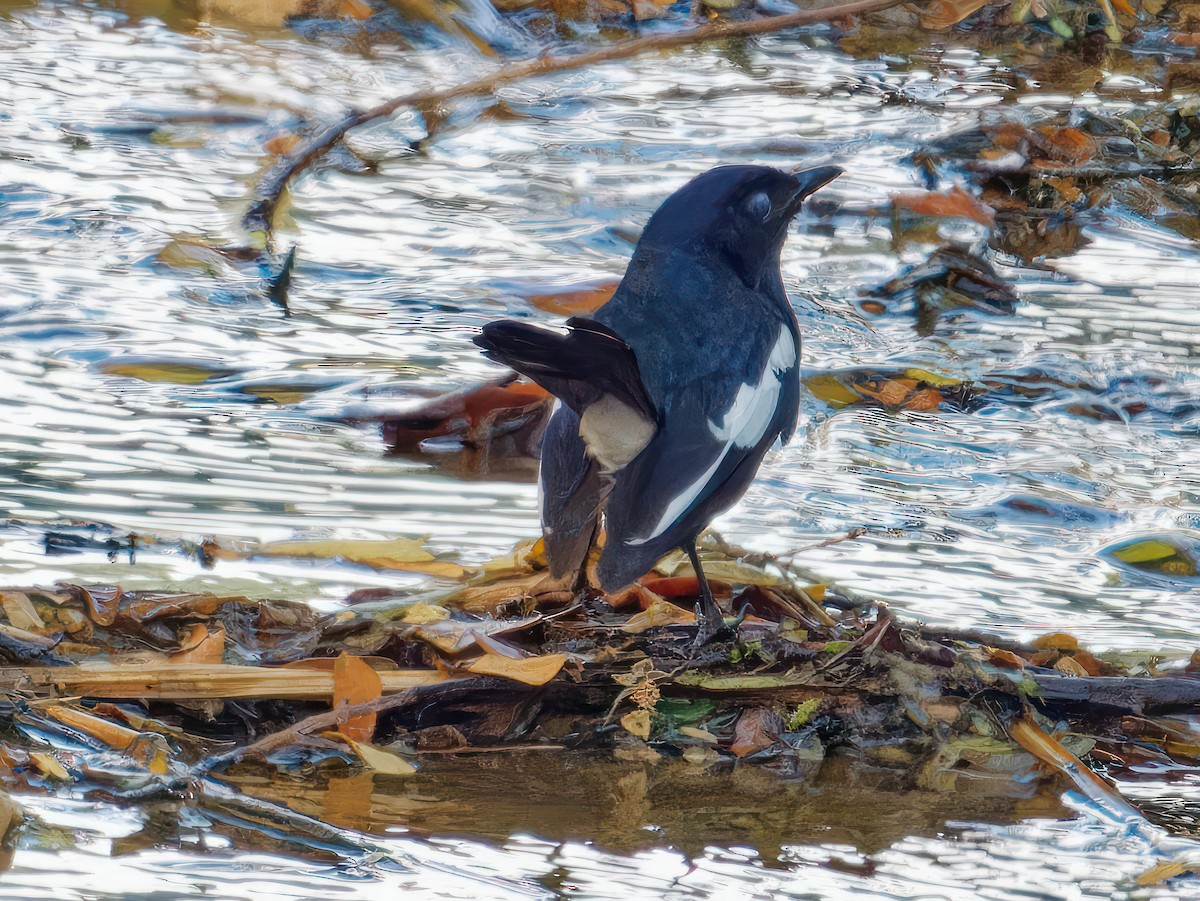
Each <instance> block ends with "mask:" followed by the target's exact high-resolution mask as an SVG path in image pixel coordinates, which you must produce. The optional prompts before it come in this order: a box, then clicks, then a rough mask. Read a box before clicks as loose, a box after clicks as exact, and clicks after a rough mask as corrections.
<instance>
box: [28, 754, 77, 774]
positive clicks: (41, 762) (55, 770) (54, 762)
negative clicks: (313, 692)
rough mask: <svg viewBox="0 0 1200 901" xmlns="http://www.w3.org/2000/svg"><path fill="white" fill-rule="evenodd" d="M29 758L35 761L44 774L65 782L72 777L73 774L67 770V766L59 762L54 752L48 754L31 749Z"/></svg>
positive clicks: (35, 764)
mask: <svg viewBox="0 0 1200 901" xmlns="http://www.w3.org/2000/svg"><path fill="white" fill-rule="evenodd" d="M29 759H30V760H31V761H33V765H34V766H36V767H37V768H38V769H39V770H41V771H42V773H43V774H45V775H47V776H49V777H50V778H51V779H59V780H61V781H63V782H68V781H70V779H71V774H70V773H68V772H67V770H66V767H64V766H63V765H62V764H61V763H59V762H58V758H57V757H55V756H54V755H53V754H47V753H45V752H44V751H30V752H29Z"/></svg>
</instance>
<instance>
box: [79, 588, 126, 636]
mask: <svg viewBox="0 0 1200 901" xmlns="http://www.w3.org/2000/svg"><path fill="white" fill-rule="evenodd" d="M71 590H72V591H73V592H74V593H77V594H78V595H79V596H80V597H82V600H83V603H84V605H85V606H86V607H87V611H88V615H89V616H90V617H91V618H92V622H94V623H96V624H97V625H100V626H111V625H112V624H113V623H114V622H115V621H116V618H117V607H118V605H119V604H120V601H121V587H120V586H119V585H88V586H83V585H72V586H71Z"/></svg>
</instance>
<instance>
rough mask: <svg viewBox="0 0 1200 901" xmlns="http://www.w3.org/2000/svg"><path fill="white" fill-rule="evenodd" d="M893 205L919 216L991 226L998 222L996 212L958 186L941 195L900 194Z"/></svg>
mask: <svg viewBox="0 0 1200 901" xmlns="http://www.w3.org/2000/svg"><path fill="white" fill-rule="evenodd" d="M892 203H893V204H894V205H895V206H897V207H899V208H901V209H905V210H908V211H909V212H912V213H916V214H917V215H919V216H942V217H948V218H960V219H973V220H975V221H976V222H978V223H979V224H981V225H991V224H992V223H993V222H995V221H996V211H995V210H993V209H992V208H991V207H990V206H988V205H987V204H986V203H984V202H983V201H982V200H980V199H979V198H978V197H975V196H974V195H973V194H968V193H967V192H966V191H964V190H963V189H962V188H961V187H958V186H957V185H956V186H955V187H953V188H952V189H950V190H949V191H947V192H946V193H941V194H940V193H938V192H936V191H928V192H926V193H924V194H900V195H897V196H895V197H893V198H892Z"/></svg>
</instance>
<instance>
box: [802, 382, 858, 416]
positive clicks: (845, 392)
mask: <svg viewBox="0 0 1200 901" xmlns="http://www.w3.org/2000/svg"><path fill="white" fill-rule="evenodd" d="M804 387H806V388H807V389H808V390H809V391H811V392H812V393H813V395H814V396H815V397H816V398H817V399H818V400H821V401H824V402H825V403H827V404H829V406H831V407H833V408H834V409H835V410H840V409H841V408H842V407H848V406H850V405H851V404H856V403H858V402H859V401H860V400H862V397H861V395H859V394H858V392H857V391H853V390H851V389H850V388H847V387H846V386H845V385H843V384H842V382H841V380H839V379H838V377H837V376H836V375H832V374H830V373H823V374H821V375H813V376H809V377H808V378H806V379H805V380H804Z"/></svg>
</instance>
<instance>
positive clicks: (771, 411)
mask: <svg viewBox="0 0 1200 901" xmlns="http://www.w3.org/2000/svg"><path fill="white" fill-rule="evenodd" d="M799 362H800V357H799V353H798V348H797V347H796V340H795V338H793V337H792V333H791V331H790V330H789V329H788V327H787V326H786V325H785V326H781V327H780V329H779V337H778V338H776V339H775V344H774V345H773V346H772V347H771V352H770V354H768V355H767V364H766V366H764V367H763V371H762V375H760V376H759V378H758V382H757V383H750V382H746V383H745V384H743V385H741V386H739V387H738V391H737V394H736V395H734V398H733V403H732V404H730V405H729V408H728V409H727V410H726V411H725V412H724V413H723V414H722V416H721V421H720V423H717V422H714V421H712V420H709V423H708V430H709V431H710V432H711V433H712V436H713V437H714V438H716V439H717V440H718V441H720V442H721V449H720V451H719V452H718V454H717V456H716V459H714V460H713V462H712V464H711V465H710V466H709V467H708V469H706V470H705V471H704V472H703V473H701V474H699V475H698V476H697V477H696V479H695V481H693V482H692V483H691V484H689V485H688V486H687V487H686V488H685V489H684V490H683V491H681V492H680V493H679V494H678V495H676V496H675V497H674V498H672V499H671V502H670V503H669V504H667V506H666V507H665V508H664V509H663V512H662V516H660V517H659V520H658V523H657V524H656V525H655V527H654V529H653V530H652V531H651V533H650V534H649V535H647V536H645V537H644V538H628V539H626V541H625V543H626V544H630V545H641V544H645V543H646V542H647V541H652V540H654V539H655V538H657V537H658V536H659V535H662V534H663V533H664V532H666V531H667V529H669V528H671V526H673V525H674V524H675V523H676V522H677V521H678V520H679V518H680V517H681V516H683V514H684V513H686V512H687V510H688V508H689V507H691V506H692V504H693V503H694V502H695V501H696V498H698V497H700V495H701V494H702V493H703V492H704V490H705V489H706V488H707V487H708V483H709V481H710V480H711V479H712V478H713V476H715V475H716V473H717V470H718V469H720V468H721V464H722V463H723V462H724V461H725V458H726V457H727V456H729V452H730V451H731V450H732V449H733V448H735V447H737V448H742V449H745V448H750V447H754V446H755V445H757V444H758V443H759V442H760V441H762V439H763V438H764V437H765V436H766V434H767V429H769V428H770V427H771V420H772V419H774V418H775V411H776V410H777V409H778V408H779V397H780V395H781V394H782V393H783V375H784V373H786V372H789V371H790V370H792V369H793V368H795V366H796V364H797V363H799Z"/></svg>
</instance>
